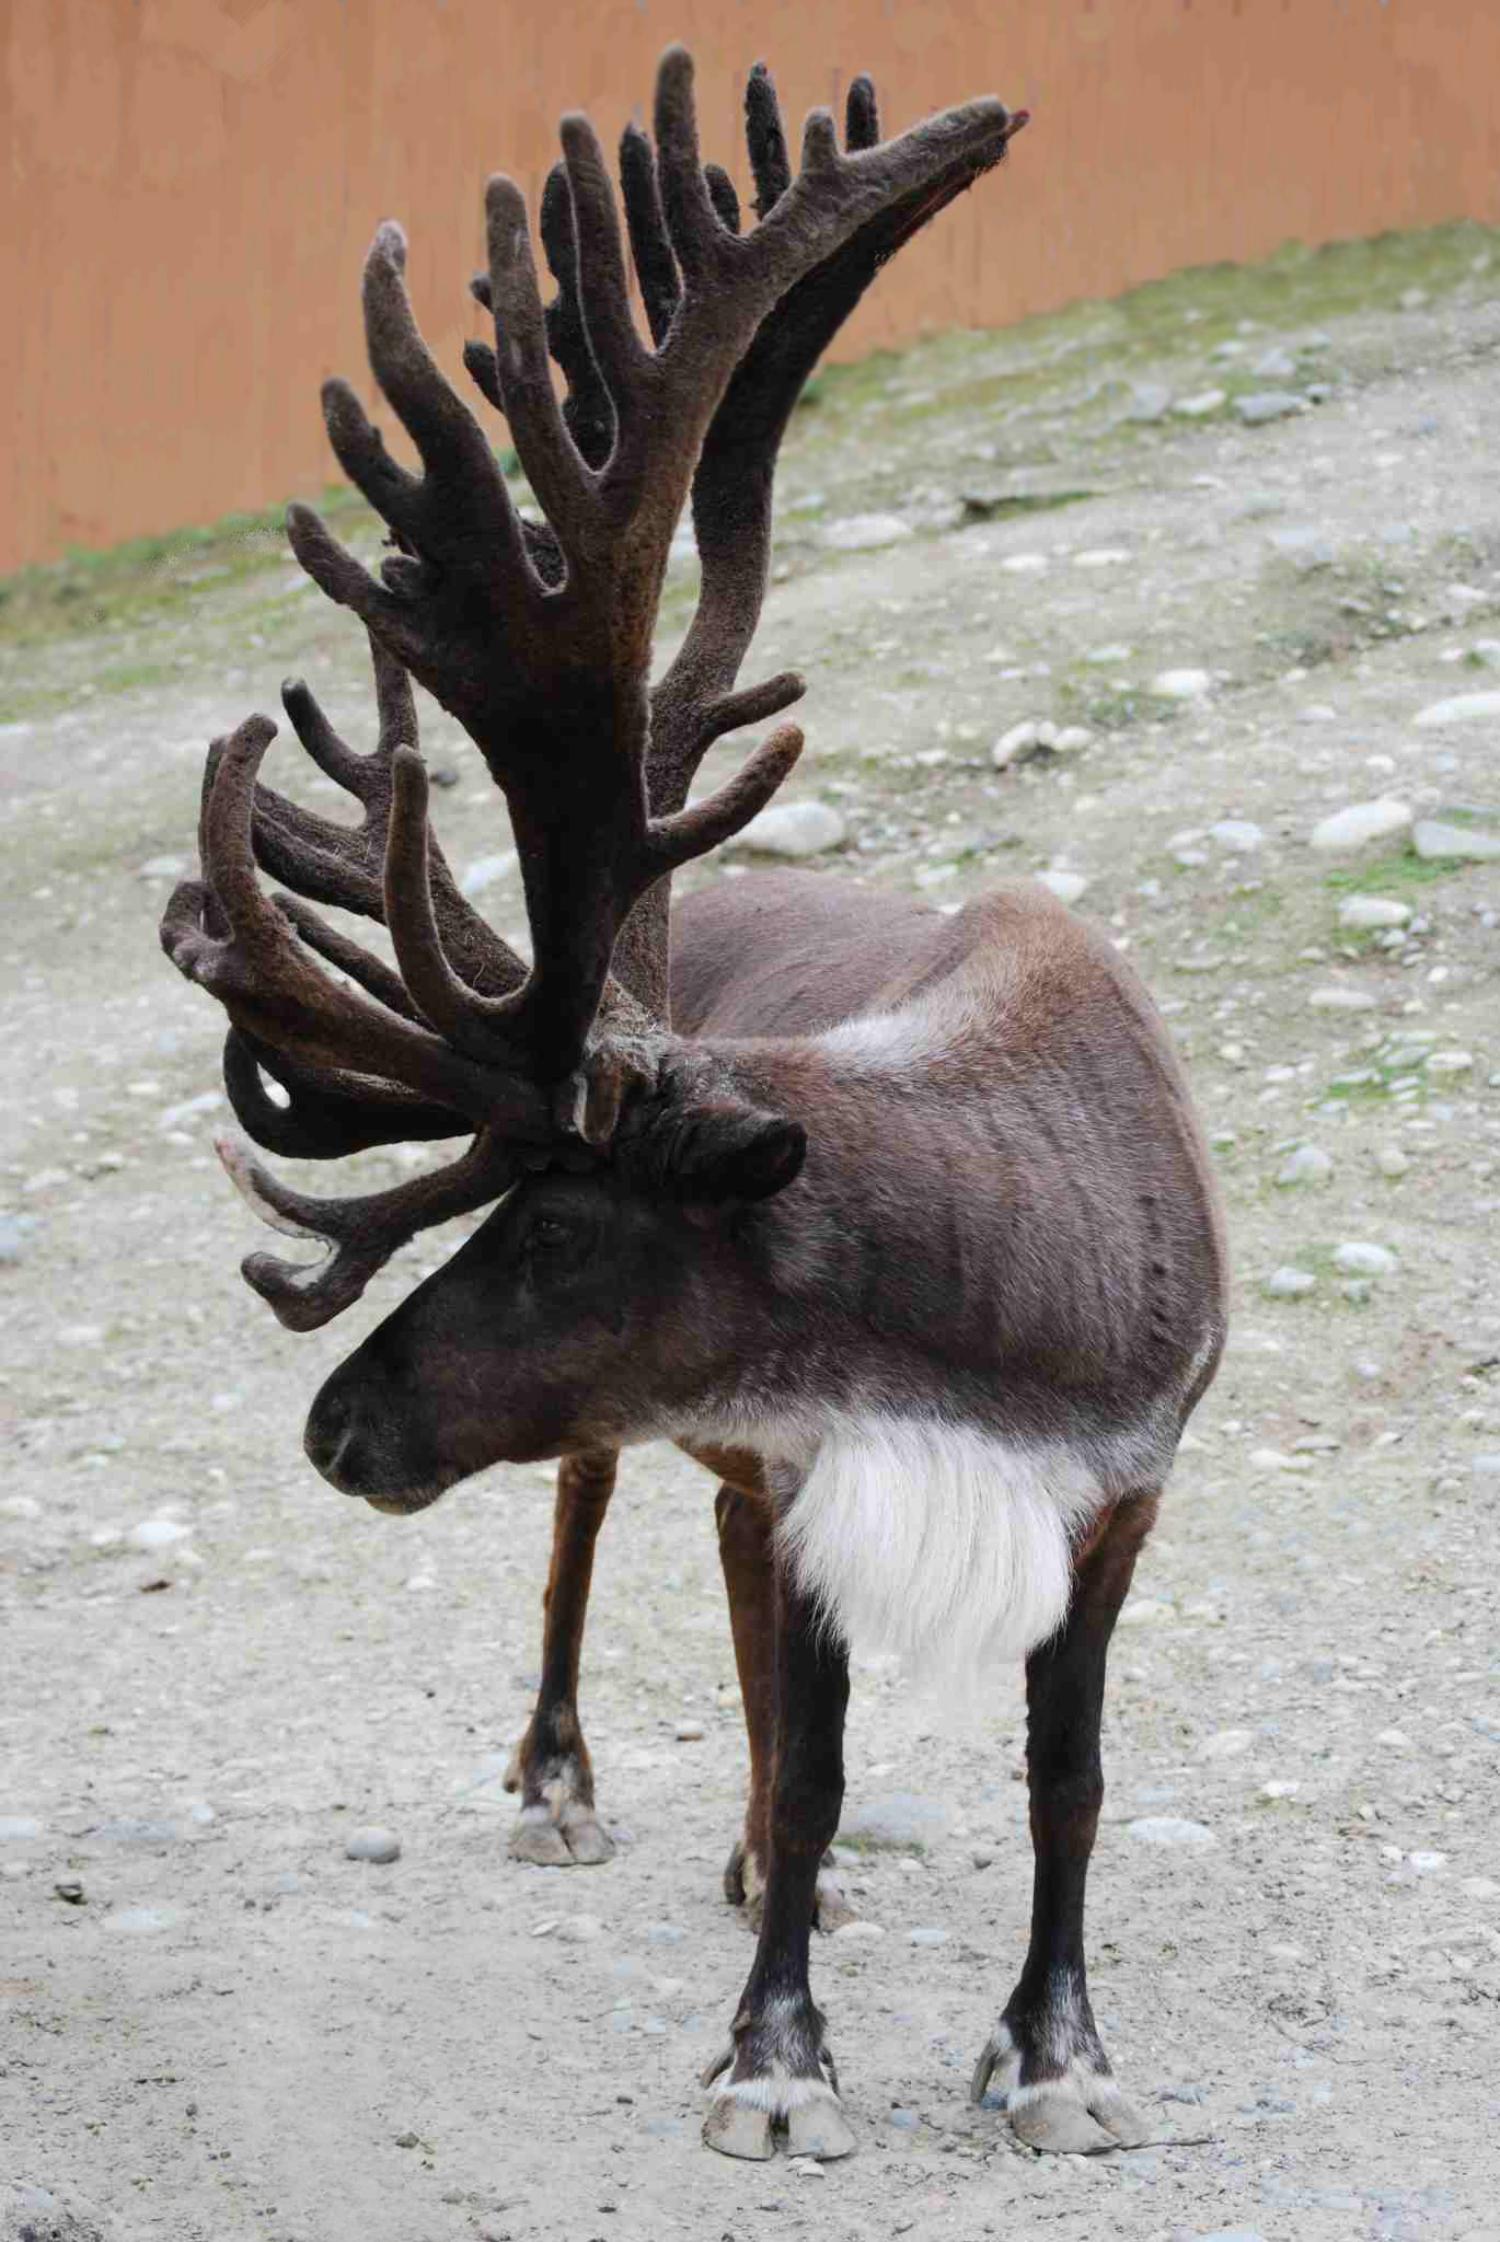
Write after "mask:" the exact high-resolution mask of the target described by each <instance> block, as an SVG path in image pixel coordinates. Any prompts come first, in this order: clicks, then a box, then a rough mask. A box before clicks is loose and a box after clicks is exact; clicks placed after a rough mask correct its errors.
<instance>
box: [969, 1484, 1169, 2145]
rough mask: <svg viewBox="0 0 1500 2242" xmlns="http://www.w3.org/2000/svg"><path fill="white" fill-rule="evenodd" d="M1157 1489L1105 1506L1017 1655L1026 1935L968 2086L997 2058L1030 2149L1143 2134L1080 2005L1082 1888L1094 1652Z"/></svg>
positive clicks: (1083, 2000)
mask: <svg viewBox="0 0 1500 2242" xmlns="http://www.w3.org/2000/svg"><path fill="white" fill-rule="evenodd" d="M1157 1499H1158V1498H1157V1497H1156V1496H1155V1495H1154V1494H1153V1495H1141V1496H1137V1497H1135V1498H1133V1499H1132V1500H1130V1501H1128V1502H1123V1503H1121V1504H1119V1505H1118V1507H1117V1508H1116V1509H1115V1510H1114V1511H1113V1512H1112V1513H1111V1514H1110V1515H1109V1517H1108V1518H1107V1520H1106V1521H1105V1523H1104V1526H1103V1529H1102V1531H1100V1532H1098V1533H1096V1535H1095V1537H1094V1539H1093V1541H1092V1542H1091V1543H1090V1544H1089V1546H1088V1547H1087V1549H1086V1550H1085V1552H1084V1554H1083V1555H1082V1556H1081V1558H1080V1559H1079V1560H1078V1562H1077V1564H1076V1566H1075V1570H1074V1579H1073V1600H1072V1604H1071V1605H1070V1607H1069V1611H1068V1617H1067V1621H1066V1623H1065V1624H1064V1626H1063V1628H1062V1631H1061V1632H1060V1633H1059V1634H1058V1635H1056V1636H1054V1637H1053V1639H1052V1641H1051V1642H1049V1643H1044V1644H1043V1645H1042V1647H1041V1648H1040V1649H1039V1650H1035V1651H1033V1652H1032V1654H1031V1656H1030V1658H1029V1659H1028V1660H1027V1661H1026V1709H1027V1727H1026V1762H1027V1776H1028V1780H1029V1783H1030V1789H1031V1842H1032V1849H1033V1852H1034V1855H1035V1871H1034V1881H1033V1885H1032V1903H1031V1943H1030V1946H1029V1948H1028V1950H1027V1955H1026V1966H1025V1968H1024V1969H1023V1970H1022V1972H1021V1976H1020V1981H1019V1983H1018V1984H1017V1986H1016V1989H1015V1991H1014V1992H1013V1993H1012V1994H1011V1997H1010V1999H1009V2000H1008V2001H1007V2002H1006V2004H1005V2008H1004V2010H1003V2011H1002V2012H1001V2016H1000V2021H999V2023H998V2024H997V2025H996V2026H995V2029H994V2031H993V2032H992V2033H991V2034H990V2037H989V2040H988V2041H987V2043H986V2045H985V2050H984V2053H983V2054H982V2055H981V2056H980V2058H979V2061H978V2064H977V2065H976V2067H975V2071H974V2078H973V2083H972V2086H971V2088H970V2093H971V2098H972V2099H973V2100H974V2101H975V2102H979V2101H981V2100H982V2099H983V2097H984V2093H985V2089H986V2088H987V2087H988V2085H989V2083H990V2078H991V2075H992V2074H993V2073H994V2072H996V2071H997V2070H998V2072H999V2081H998V2083H999V2086H1000V2090H1001V2091H1002V2093H1003V2094H1004V2096H1005V2108H1006V2113H1007V2115H1008V2116H1009V2118H1010V2123H1011V2128H1012V2130H1013V2131H1014V2132H1015V2134H1016V2135H1017V2137H1018V2138H1019V2139H1020V2140H1022V2141H1025V2142H1026V2143H1027V2144H1028V2146H1029V2147H1031V2148H1034V2149H1054V2150H1058V2151H1062V2152H1064V2153H1071V2154H1077V2153H1079V2152H1087V2151H1089V2150H1095V2149H1112V2148H1130V2147H1133V2146H1136V2145H1137V2144H1138V2143H1139V2142H1140V2141H1141V2140H1142V2139H1143V2138H1144V2133H1143V2129H1142V2126H1141V2122H1140V2120H1139V2118H1138V2117H1137V2116H1136V2114H1135V2112H1134V2111H1133V2110H1132V2109H1131V2107H1130V2105H1129V2103H1128V2102H1127V2101H1126V2100H1125V2097H1124V2096H1123V2095H1122V2094H1121V2092H1120V2090H1119V2088H1118V2087H1117V2086H1116V2084H1115V2082H1114V2077H1113V2074H1112V2073H1111V2071H1110V2067H1109V2058H1108V2056H1107V2055H1106V2054H1105V2052H1104V2048H1103V2046H1102V2044H1101V2042H1100V2039H1099V2034H1098V2030H1097V2028H1096V2027H1095V2024H1094V2014H1093V2010H1092V2009H1091V2008H1090V2006H1089V1992H1088V1975H1087V1970H1086V1967H1085V1962H1084V1948H1083V1900H1084V1886H1085V1883H1086V1880H1087V1877H1088V1867H1089V1856H1090V1854H1091V1853H1092V1851H1093V1849H1094V1835H1095V1832H1096V1831H1097V1829H1098V1826H1099V1809H1100V1807H1101V1805H1102V1804H1103V1800H1104V1776H1103V1771H1102V1768H1101V1765H1100V1759H1099V1716H1100V1712H1101V1709H1102V1706H1103V1702H1104V1669H1105V1658H1106V1654H1107V1652H1108V1649H1109V1638H1110V1635H1111V1634H1112V1633H1113V1631H1114V1624H1115V1619H1116V1617H1117V1615H1118V1613H1119V1609H1120V1606H1121V1604H1122V1603H1123V1602H1124V1601H1125V1595H1126V1591H1127V1590H1128V1588H1129V1586H1130V1578H1131V1574H1132V1573H1133V1572H1134V1570H1135V1561H1136V1557H1137V1555H1138V1553H1139V1551H1140V1547H1141V1544H1142V1543H1143V1542H1144V1540H1145V1538H1146V1536H1147V1534H1148V1533H1149V1532H1150V1531H1151V1527H1152V1525H1153V1524H1154V1522H1155V1518H1156V1508H1157Z"/></svg>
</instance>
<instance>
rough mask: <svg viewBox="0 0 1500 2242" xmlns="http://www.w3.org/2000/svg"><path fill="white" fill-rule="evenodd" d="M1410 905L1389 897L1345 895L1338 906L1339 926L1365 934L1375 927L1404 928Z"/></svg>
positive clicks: (1408, 916) (1409, 913) (1409, 912)
mask: <svg viewBox="0 0 1500 2242" xmlns="http://www.w3.org/2000/svg"><path fill="white" fill-rule="evenodd" d="M1410 917H1411V905H1410V904H1409V903H1398V902H1397V901H1396V900H1395V898H1394V896H1389V895H1346V896H1345V898H1344V900H1343V902H1342V903H1341V904H1340V905H1339V925H1340V926H1347V927H1351V928H1352V929H1353V930H1354V932H1355V933H1356V934H1366V933H1369V932H1371V931H1372V930H1373V929H1374V928H1376V927H1383V926H1405V924H1406V922H1407V920H1408V919H1409V918H1410Z"/></svg>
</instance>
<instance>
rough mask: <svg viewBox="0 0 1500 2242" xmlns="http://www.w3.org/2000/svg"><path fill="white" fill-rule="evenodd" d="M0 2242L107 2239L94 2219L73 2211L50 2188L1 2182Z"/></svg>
mask: <svg viewBox="0 0 1500 2242" xmlns="http://www.w3.org/2000/svg"><path fill="white" fill-rule="evenodd" d="M0 2242H105V2238H104V2234H103V2231H102V2229H101V2228H100V2227H99V2226H98V2225H97V2224H96V2223H95V2221H94V2219H93V2218H92V2217H91V2216H90V2217H85V2216H84V2215H83V2214H82V2213H81V2212H78V2211H70V2210H69V2209H68V2207H67V2205H66V2204H64V2203H61V2202H59V2200H58V2198H57V2197H56V2196H55V2195H53V2194H52V2192H51V2191H50V2189H48V2188H39V2187H29V2186H27V2185H26V2184H25V2183H24V2182H20V2183H17V2184H16V2185H15V2186H12V2187H6V2186H4V2183H3V2182H0Z"/></svg>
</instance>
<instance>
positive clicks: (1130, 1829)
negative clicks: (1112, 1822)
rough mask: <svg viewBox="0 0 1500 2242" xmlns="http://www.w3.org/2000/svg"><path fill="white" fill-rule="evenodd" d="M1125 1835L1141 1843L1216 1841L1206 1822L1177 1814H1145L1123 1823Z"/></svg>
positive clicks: (1203, 1842)
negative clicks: (1194, 1820) (1190, 1819)
mask: <svg viewBox="0 0 1500 2242" xmlns="http://www.w3.org/2000/svg"><path fill="white" fill-rule="evenodd" d="M1125 1829H1126V1833H1127V1835H1129V1836H1131V1837H1136V1838H1139V1839H1140V1841H1141V1843H1142V1844H1143V1845H1213V1844H1216V1843H1217V1842H1218V1840H1217V1839H1216V1838H1215V1836H1214V1833H1213V1831H1212V1830H1211V1829H1210V1828H1209V1827H1208V1824H1207V1823H1206V1822H1191V1821H1187V1820H1185V1819H1183V1818H1182V1817H1181V1816H1180V1815H1177V1814H1145V1815H1143V1816H1142V1817H1141V1819H1140V1820H1139V1821H1134V1822H1127V1823H1126V1824H1125Z"/></svg>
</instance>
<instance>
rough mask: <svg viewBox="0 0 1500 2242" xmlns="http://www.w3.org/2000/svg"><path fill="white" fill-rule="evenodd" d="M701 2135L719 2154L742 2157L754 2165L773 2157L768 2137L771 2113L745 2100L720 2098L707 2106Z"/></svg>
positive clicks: (772, 2145) (769, 2134) (773, 2148)
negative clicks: (707, 2109) (754, 2106)
mask: <svg viewBox="0 0 1500 2242" xmlns="http://www.w3.org/2000/svg"><path fill="white" fill-rule="evenodd" d="M703 2138H704V2140H705V2141H706V2143H707V2144H708V2146H709V2147H710V2148H711V2149H717V2150H718V2152H719V2154H720V2156H742V2157H746V2158H748V2159H749V2160H750V2161H751V2162H753V2163H756V2164H764V2162H765V2161H766V2159H767V2157H770V2156H774V2155H775V2153H776V2151H775V2146H774V2144H773V2142H772V2140H771V2113H770V2111H769V2110H758V2109H755V2108H753V2107H752V2105H751V2104H750V2103H748V2102H738V2101H733V2100H731V2099H730V2098H729V2097H727V2096H726V2097H724V2098H723V2099H722V2100H720V2101H716V2102H714V2103H712V2104H711V2105H710V2108H709V2112H708V2115H707V2117H706V2118H705V2119H704V2120H703Z"/></svg>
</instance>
